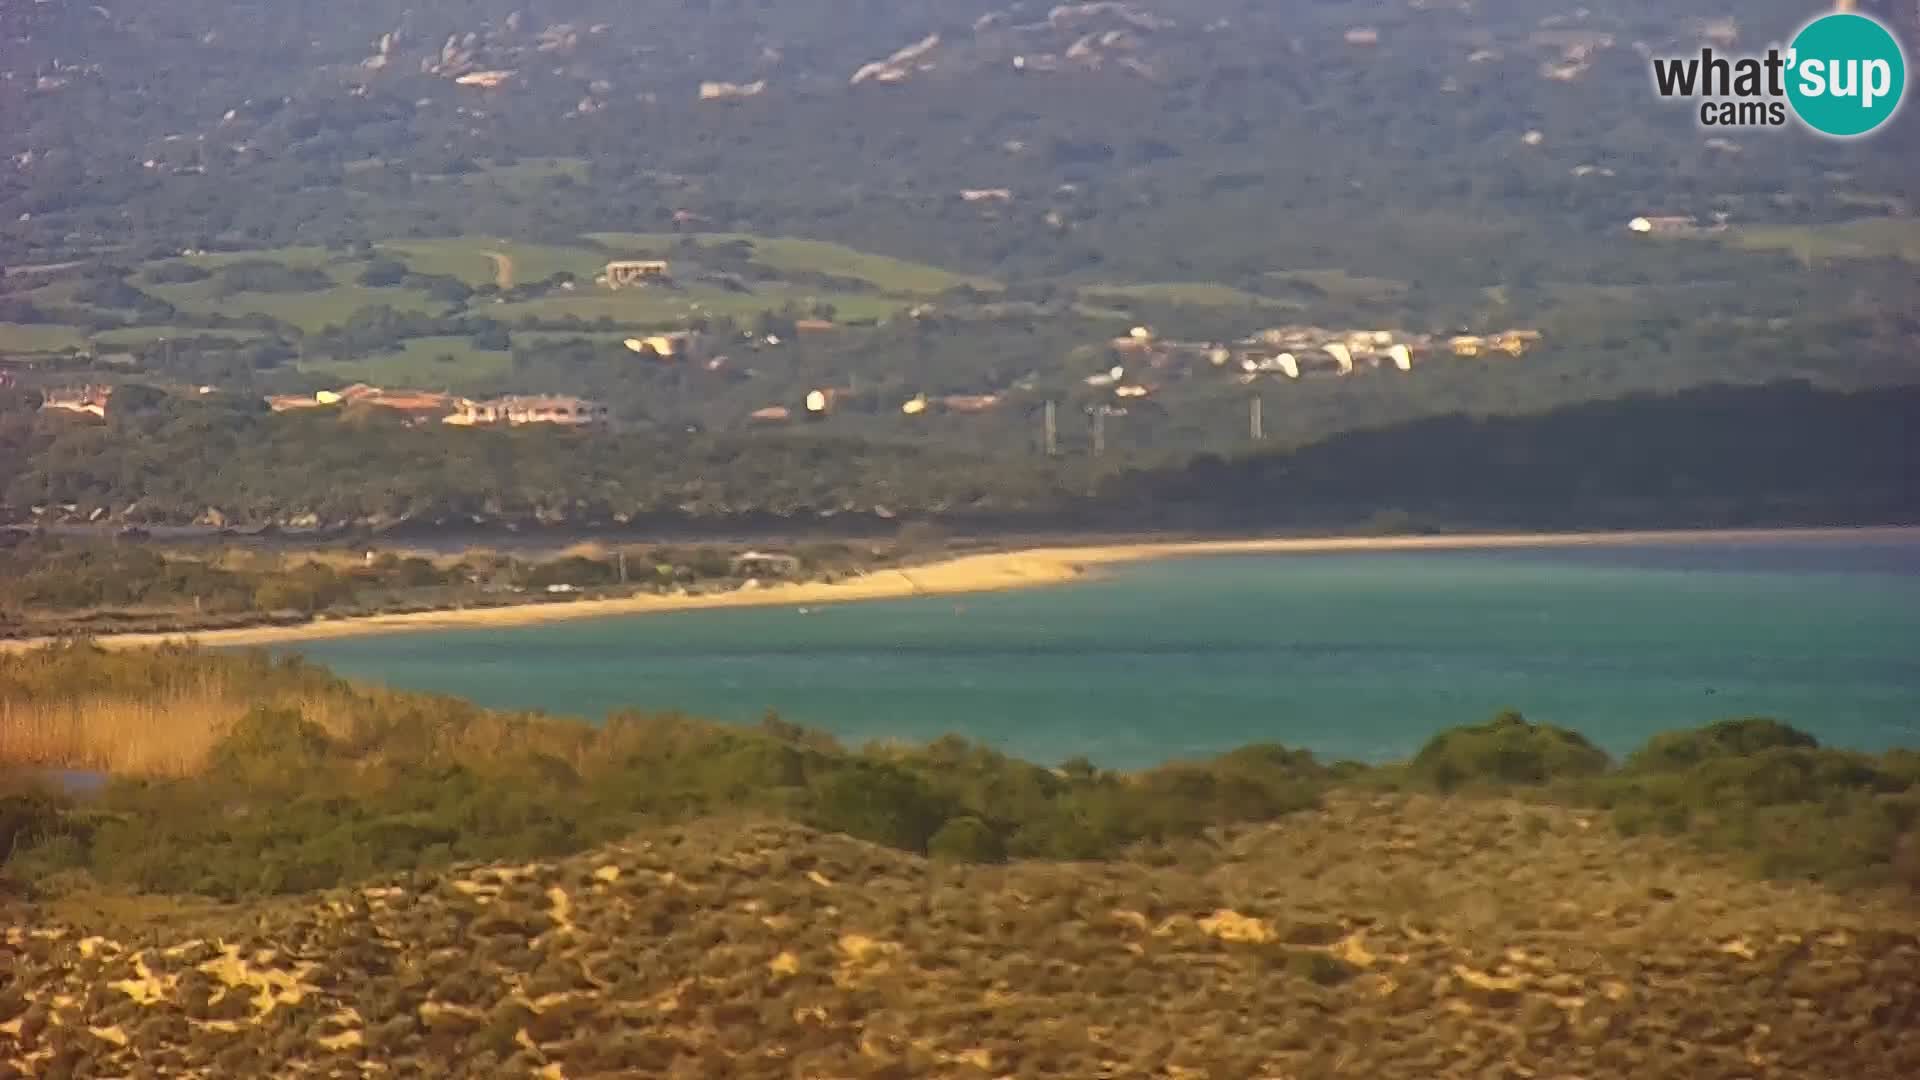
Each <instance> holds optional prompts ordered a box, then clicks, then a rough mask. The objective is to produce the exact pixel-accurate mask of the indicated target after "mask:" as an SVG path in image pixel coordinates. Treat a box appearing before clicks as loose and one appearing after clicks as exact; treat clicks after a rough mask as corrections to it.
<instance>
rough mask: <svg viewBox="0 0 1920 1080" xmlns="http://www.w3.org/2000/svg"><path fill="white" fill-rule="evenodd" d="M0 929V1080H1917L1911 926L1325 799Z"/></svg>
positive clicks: (725, 831) (1616, 841)
mask: <svg viewBox="0 0 1920 1080" xmlns="http://www.w3.org/2000/svg"><path fill="white" fill-rule="evenodd" d="M74 910H75V909H72V908H71V907H62V908H59V909H44V908H43V909H35V908H31V907H19V906H17V907H15V908H13V909H11V910H6V909H0V911H4V914H5V922H4V925H5V926H6V927H7V929H6V933H5V937H4V944H0V1076H12V1075H28V1076H72V1077H79V1076H101V1077H104V1076H115V1077H121V1076H124V1077H144V1076H182V1077H185V1076H222V1077H227V1076H231V1077H260V1076H343V1077H360V1076H435V1077H440V1076H488V1077H493V1076H530V1077H554V1078H559V1077H567V1078H579V1077H593V1076H603V1077H605V1076H661V1077H679V1076H686V1077H721V1076H725V1077H742V1078H748V1077H776V1076H777V1077H789V1076H792V1077H822V1078H825V1077H835V1078H838V1077H883V1076H885V1077H921V1076H952V1077H1040V1076H1050V1077H1074V1078H1093V1077H1169V1078H1201V1077H1218V1078H1221V1080H1248V1078H1273V1080H1279V1078H1283V1077H1284V1078H1289V1080H1306V1078H1310V1077H1335V1076H1341V1077H1345V1076H1367V1077H1418V1078H1422V1080H1427V1078H1438V1077H1475V1078H1481V1077H1515V1078H1520V1077H1540V1078H1568V1080H1571V1078H1576V1077H1578V1078H1597V1077H1623V1078H1624V1077H1633V1078H1642V1077H1689V1078H1712V1077H1727V1078H1734V1077H1741V1078H1754V1080H1758V1078H1764V1077H1813V1076H1820V1077H1841V1076H1844V1077H1848V1078H1850V1080H1866V1078H1870V1077H1889V1078H1892V1077H1903V1078H1905V1077H1914V1076H1920V936H1917V933H1916V931H1920V911H1916V909H1915V908H1914V907H1913V906H1912V905H1911V903H1910V902H1909V901H1905V900H1902V899H1900V898H1896V897H1883V896H1858V895H1856V896H1840V895H1836V894H1833V893H1829V892H1825V891H1822V890H1819V889H1815V888H1812V887H1801V886H1782V885H1769V884H1763V883H1759V882H1755V881H1753V880H1751V879H1749V878H1746V877H1743V876H1741V875H1739V874H1737V873H1735V872H1734V871H1732V870H1730V869H1726V868H1722V867H1719V866H1716V865H1713V864H1710V863H1705V862H1702V861H1701V860H1700V859H1699V858H1698V857H1697V856H1693V855H1689V854H1686V853H1683V852H1682V851H1681V850H1680V849H1678V848H1676V847H1674V846H1672V845H1670V844H1668V843H1666V842H1663V841H1657V840H1625V839H1622V838H1620V837H1619V836H1617V835H1616V834H1615V833H1614V832H1613V831H1612V830H1611V829H1610V828H1608V827H1607V826H1606V825H1605V823H1604V822H1600V821H1594V820H1590V819H1589V818H1588V817H1586V816H1584V815H1582V814H1579V813H1575V812H1571V811H1563V810H1555V809H1547V808H1537V807H1531V806H1524V805H1521V804H1517V803H1509V802H1495V801H1483V802H1475V801H1454V802H1439V801H1435V800H1430V799H1422V798H1412V799H1409V798H1402V797H1393V798H1381V799H1372V798H1363V797H1340V798H1337V799H1335V800H1333V801H1332V802H1330V803H1329V805H1328V806H1327V808H1326V809H1325V810H1323V811H1317V812H1313V813H1305V814H1300V815H1297V816H1295V817H1293V818H1290V819H1288V820H1287V821H1286V822H1284V823H1282V824H1280V825H1276V826H1271V827H1265V828H1260V829H1254V830H1247V831H1243V832H1237V833H1234V834H1232V835H1229V836H1226V837H1223V838H1221V840H1220V842H1219V843H1218V844H1217V845H1215V846H1213V847H1211V848H1208V847H1202V846H1200V845H1195V846H1193V847H1191V848H1188V849H1182V850H1178V851H1167V852H1163V853H1160V854H1159V855H1158V856H1157V857H1153V858H1149V859H1146V860H1144V861H1142V862H1130V863H1110V864H1079V865H1059V864H1017V865H1012V866H1006V867H955V866H946V865H940V864H930V863H928V862H926V861H924V860H920V859H916V858H912V857H909V856H905V855H901V854H898V853H895V852H892V851H889V850H885V849H880V848H875V847H872V846H869V845H866V844H862V843H858V842H855V841H852V840H848V839H845V838H842V837H837V836H824V835H820V834H816V833H812V832H809V831H807V830H804V829H801V828H798V827H794V826H788V825H771V824H764V823H752V822H745V823H743V822H711V823H707V824H702V825H697V826H692V827H686V828H677V829H671V830H661V831H659V832H657V833H648V834H644V835H640V836H636V837H634V838H633V839H632V840H630V841H629V842H627V843H624V844H621V845H617V846H613V847H609V848H605V849H601V850H599V851H595V852H593V853H591V854H588V855H584V856H581V857H578V858H572V859H567V860H563V861H559V862H554V863H542V864H535V865H526V866H513V865H492V866H473V867H463V868H459V869H457V870H456V871H454V872H451V873H448V874H445V875H439V876H432V877H428V876H420V877H418V878H412V879H396V880H390V881H384V882H380V883H376V884H372V885H369V886H366V887H363V888H360V889H356V890H352V891H337V892H331V893H326V894H322V895H319V896H315V897H312V898H311V899H310V900H309V901H307V902H304V903H302V904H298V905H293V906H290V907H287V906H275V907H273V908H263V909H255V910H245V911H226V912H220V913H217V914H215V915H214V916H213V917H211V919H210V920H207V919H203V920H201V921H202V922H203V923H205V924H206V925H204V926H202V927H201V928H200V929H201V930H202V931H204V933H189V932H188V931H186V930H184V929H182V928H181V927H180V926H178V925H173V924H167V925H159V924H154V923H151V922H146V923H136V922H129V921H127V920H124V919H121V920H116V919H114V918H111V917H108V916H105V915H99V914H95V915H92V916H76V915H75V914H74Z"/></svg>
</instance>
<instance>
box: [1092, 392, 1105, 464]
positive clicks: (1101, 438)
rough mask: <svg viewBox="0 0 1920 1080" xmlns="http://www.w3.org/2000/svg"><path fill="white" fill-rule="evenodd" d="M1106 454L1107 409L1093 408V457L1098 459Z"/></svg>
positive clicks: (1102, 406) (1103, 407)
mask: <svg viewBox="0 0 1920 1080" xmlns="http://www.w3.org/2000/svg"><path fill="white" fill-rule="evenodd" d="M1106 452H1107V407H1106V406H1105V405H1099V406H1095V407H1094V410H1093V456H1094V457H1099V456H1100V455H1101V454H1104V453H1106Z"/></svg>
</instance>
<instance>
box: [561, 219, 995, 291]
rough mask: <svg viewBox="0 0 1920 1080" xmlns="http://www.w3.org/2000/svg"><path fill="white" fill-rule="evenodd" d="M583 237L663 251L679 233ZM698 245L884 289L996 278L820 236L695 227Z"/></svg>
mask: <svg viewBox="0 0 1920 1080" xmlns="http://www.w3.org/2000/svg"><path fill="white" fill-rule="evenodd" d="M588 238H589V239H591V240H596V241H598V242H600V243H602V244H605V245H607V246H608V247H609V248H612V249H614V250H616V251H622V252H630V253H633V254H636V255H637V254H643V253H644V254H648V255H666V254H668V253H669V252H670V251H671V249H672V248H673V246H674V245H675V244H677V243H679V242H680V241H681V240H684V239H687V237H685V236H680V235H676V234H673V233H613V232H608V233H589V234H588ZM693 239H695V240H697V241H698V242H699V243H700V244H702V245H711V244H726V243H732V242H734V241H740V240H744V241H746V242H748V243H750V244H752V245H753V261H754V262H757V263H759V264H760V265H762V266H765V267H767V268H769V269H771V270H774V271H776V272H783V273H816V274H832V275H834V276H835V277H847V278H859V279H860V280H862V281H866V282H868V283H870V284H872V285H873V286H874V287H875V288H877V289H880V290H882V291H884V292H891V293H900V294H907V295H913V296H926V295H930V294H932V293H937V292H942V291H944V290H947V289H952V288H956V287H958V286H961V285H971V286H973V287H974V288H976V289H987V290H995V289H998V288H999V287H1000V285H999V283H998V282H996V281H994V280H993V279H991V278H984V277H975V276H972V275H968V274H956V273H953V272H951V271H948V270H942V269H940V268H939V267H937V266H929V265H927V264H926V263H917V262H909V261H908V260H906V259H896V258H893V257H892V256H889V255H875V254H873V253H872V252H867V251H860V250H858V249H856V248H850V247H847V246H845V245H844V244H834V243H829V242H827V241H825V240H800V239H795V238H793V237H787V236H756V235H753V234H751V233H699V234H697V235H695V236H693Z"/></svg>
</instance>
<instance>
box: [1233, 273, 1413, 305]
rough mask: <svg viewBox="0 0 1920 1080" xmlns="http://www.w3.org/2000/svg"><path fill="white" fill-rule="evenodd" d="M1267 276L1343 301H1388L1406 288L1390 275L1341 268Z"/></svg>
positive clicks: (1403, 283)
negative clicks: (1317, 290) (1302, 285)
mask: <svg viewBox="0 0 1920 1080" xmlns="http://www.w3.org/2000/svg"><path fill="white" fill-rule="evenodd" d="M1267 276H1268V277H1269V278H1272V279H1273V280H1274V281H1276V282H1280V283H1282V284H1305V285H1311V286H1313V287H1314V288H1316V289H1319V290H1320V291H1322V292H1324V293H1326V294H1327V295H1328V296H1334V297H1339V298H1340V299H1343V300H1377V301H1384V300H1391V299H1393V298H1394V297H1396V296H1399V295H1400V294H1401V293H1403V292H1406V291H1407V283H1406V282H1404V281H1397V280H1395V279H1393V278H1379V277H1363V276H1360V275H1357V274H1349V273H1347V272H1346V271H1345V270H1274V271H1270V272H1269V273H1268V274H1267Z"/></svg>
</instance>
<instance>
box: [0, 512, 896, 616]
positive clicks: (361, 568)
mask: <svg viewBox="0 0 1920 1080" xmlns="http://www.w3.org/2000/svg"><path fill="white" fill-rule="evenodd" d="M740 554H741V553H740V552H738V551H735V550H732V549H729V548H726V547H722V546H718V545H711V544H697V545H696V544H689V545H645V546H631V547H621V548H608V547H602V546H593V545H589V546H583V547H581V548H578V549H575V550H572V551H569V552H566V553H563V554H560V555H556V556H552V557H546V558H523V557H516V556H513V555H510V554H504V553H500V552H493V551H484V550H473V551H468V552H466V553H465V554H463V555H460V556H456V557H440V558H427V557H424V556H421V555H417V554H406V553H399V552H394V551H384V552H381V553H379V554H374V553H371V552H368V553H366V556H365V557H364V558H363V557H360V556H358V555H356V554H355V553H354V552H350V551H345V550H341V551H335V552H330V553H329V552H318V551H315V552H294V553H280V552H276V551H273V550H270V549H265V550H245V549H237V550H220V549H207V548H197V549H196V548H182V549H178V550H163V549H161V548H158V547H156V546H154V545H152V544H148V543H145V542H142V541H139V540H135V539H127V540H120V541H112V542H109V541H98V540H81V539H64V538H57V537H29V536H22V535H19V534H13V535H6V534H0V638H4V637H41V636H49V635H55V634H84V633H89V632H97V633H106V632H112V631H130V630H140V631H153V630H157V631H175V630H192V629H212V628H217V627H221V626H237V625H246V624H249V623H252V622H258V621H260V620H262V619H273V620H289V619H298V618H305V617H310V616H313V615H316V614H321V613H325V614H329V615H336V616H342V617H345V616H357V615H373V614H382V613H392V612H407V611H426V610H438V609H444V608H450V607H496V606H506V605H510V604H518V603H526V602H529V601H532V600H541V601H550V600H554V599H572V598H576V597H582V596H587V597H590V596H600V595H621V596H625V595H633V594H637V593H643V592H653V593H664V592H668V591H671V590H682V591H701V590H706V589H716V588H737V587H739V586H740V585H741V584H742V583H743V582H745V581H746V580H747V579H750V578H751V579H756V580H758V579H778V578H785V579H794V580H823V579H824V580H833V579H834V578H835V577H836V576H839V575H844V574H850V573H857V572H860V571H863V570H866V569H870V568H872V567H875V566H879V565H883V564H885V563H888V562H890V561H892V560H894V559H896V558H898V557H900V556H902V555H911V554H912V552H911V551H910V550H909V549H906V548H902V547H901V546H900V545H899V544H897V543H895V544H886V545H857V544H846V543H836V542H812V543H807V544H802V545H799V546H798V547H796V548H795V549H794V550H793V553H792V556H791V558H792V561H791V562H788V561H786V560H785V559H777V560H769V559H765V558H761V559H757V560H741V559H740V558H739V556H740Z"/></svg>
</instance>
